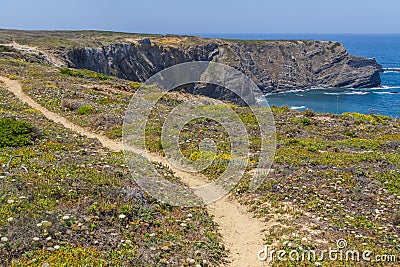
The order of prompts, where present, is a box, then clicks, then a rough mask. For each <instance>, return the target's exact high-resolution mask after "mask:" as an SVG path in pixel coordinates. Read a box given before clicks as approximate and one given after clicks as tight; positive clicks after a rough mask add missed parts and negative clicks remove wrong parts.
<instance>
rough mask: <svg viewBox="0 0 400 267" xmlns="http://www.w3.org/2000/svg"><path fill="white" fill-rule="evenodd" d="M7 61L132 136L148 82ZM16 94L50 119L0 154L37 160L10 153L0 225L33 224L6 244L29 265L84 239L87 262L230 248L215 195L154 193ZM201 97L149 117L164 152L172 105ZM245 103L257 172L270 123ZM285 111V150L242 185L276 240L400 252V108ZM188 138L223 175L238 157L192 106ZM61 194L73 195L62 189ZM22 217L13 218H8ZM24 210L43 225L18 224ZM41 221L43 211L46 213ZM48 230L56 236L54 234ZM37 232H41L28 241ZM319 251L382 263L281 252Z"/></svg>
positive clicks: (61, 100)
mask: <svg viewBox="0 0 400 267" xmlns="http://www.w3.org/2000/svg"><path fill="white" fill-rule="evenodd" d="M332 46H335V44H333V45H332ZM0 72H1V73H2V75H4V76H8V75H15V77H17V79H18V80H19V81H21V83H23V89H24V91H25V92H26V93H28V94H29V95H30V96H32V98H34V99H35V100H37V101H38V102H40V103H41V104H42V105H44V106H45V107H46V108H48V109H50V110H52V111H54V112H57V113H60V114H62V115H63V116H65V117H67V118H68V119H69V120H71V121H73V122H74V123H76V124H78V125H81V126H83V127H88V128H90V129H91V130H93V131H96V132H99V133H103V134H105V135H107V136H108V137H110V138H115V139H120V138H121V129H122V122H123V116H124V113H125V110H126V109H127V107H128V105H129V100H130V97H131V95H132V93H134V92H135V91H136V90H137V88H138V85H137V84H132V83H130V82H127V81H123V80H119V79H116V78H114V77H111V78H110V79H104V80H103V79H94V78H93V77H91V78H89V77H84V78H81V77H80V76H74V75H69V74H63V73H61V72H60V70H59V69H57V68H50V67H46V66H42V65H33V64H26V63H23V62H20V61H0ZM4 95H5V96H6V97H3V100H2V101H3V102H4V101H8V102H7V103H6V104H2V105H1V106H0V111H1V112H3V113H7V114H13V115H14V116H17V115H18V114H20V115H18V116H20V117H18V118H17V119H19V120H21V121H29V122H36V124H37V125H34V127H35V128H37V129H41V137H40V138H39V139H38V140H35V139H33V142H34V143H33V144H32V145H29V144H24V146H25V145H28V146H29V150H28V149H27V148H26V147H22V148H17V149H15V148H7V149H6V150H4V152H1V153H2V154H1V155H0V159H1V161H2V162H4V164H5V163H6V162H7V161H8V160H9V158H10V156H12V155H20V154H24V158H23V162H22V164H23V165H24V166H25V167H26V168H27V169H28V172H29V175H28V174H26V171H25V170H24V169H23V168H21V166H22V165H21V163H20V162H19V161H13V162H12V163H11V165H10V166H11V167H10V170H11V171H10V170H8V171H7V170H3V171H4V173H6V172H8V173H6V175H3V176H4V177H5V178H3V179H5V181H7V183H3V185H6V189H5V191H3V192H7V193H6V194H4V196H3V198H2V200H1V201H2V204H3V205H4V208H2V213H1V214H2V215H1V218H0V222H1V225H3V228H2V231H1V232H0V233H1V234H2V236H6V233H14V232H13V231H14V230H11V229H23V230H24V233H27V234H25V236H23V237H22V235H21V232H22V231H20V230H15V234H13V235H10V234H9V235H8V236H7V238H8V239H9V240H13V242H14V238H15V239H16V240H20V241H18V242H16V243H12V242H9V241H8V243H7V242H6V244H7V245H3V246H2V247H1V249H2V250H1V251H0V252H1V253H4V254H3V255H6V257H5V258H7V257H9V258H13V259H15V261H14V264H15V265H16V266H20V265H23V264H27V263H31V264H42V263H45V262H48V261H50V259H53V260H54V263H55V264H56V265H57V264H59V263H60V262H64V260H63V259H65V262H68V260H70V258H69V257H74V255H77V253H83V254H84V255H85V256H84V257H82V258H77V259H76V260H81V261H80V262H75V263H76V264H88V265H90V264H103V262H104V264H105V265H106V264H107V263H108V262H111V261H114V262H116V265H118V264H119V263H121V264H127V263H129V264H133V265H134V264H135V263H138V262H141V263H143V262H146V264H147V263H148V265H149V266H155V265H156V264H159V265H160V266H162V265H163V264H164V265H167V266H168V265H171V263H177V262H179V264H181V265H185V264H190V263H189V262H193V261H187V260H186V259H187V258H190V259H193V260H194V262H195V264H201V265H202V266H203V265H204V264H203V263H202V260H206V261H207V262H209V263H212V264H217V263H219V262H221V259H222V257H223V248H222V247H221V245H220V244H219V237H218V235H215V230H216V228H215V225H214V224H213V223H212V221H211V218H209V217H208V215H207V213H206V212H205V211H204V209H193V210H191V209H190V210H187V209H178V208H171V207H168V206H166V205H162V204H160V203H157V202H154V201H151V200H149V199H148V198H147V197H146V196H145V195H143V194H141V193H138V192H140V191H135V190H138V189H132V190H133V191H129V190H131V188H136V187H135V185H134V184H133V183H132V181H129V179H128V177H129V176H128V175H127V170H126V166H125V165H124V163H123V157H122V155H120V154H118V153H110V152H107V151H105V150H104V149H102V148H101V147H99V144H97V143H96V142H94V141H93V140H84V139H82V138H80V137H77V136H74V134H73V133H71V132H68V131H66V130H65V129H64V130H63V129H60V127H59V126H57V125H54V124H52V123H50V122H46V121H45V120H43V118H41V119H39V118H40V114H37V113H35V111H34V110H31V109H28V108H26V107H21V105H20V104H18V103H15V102H12V101H14V100H12V97H10V96H7V94H6V93H4ZM193 97H195V96H192V95H187V94H184V93H177V92H174V93H171V94H167V95H166V96H165V97H164V98H163V99H162V100H161V101H160V102H159V103H158V104H157V107H156V108H155V109H154V110H153V112H152V113H151V116H150V121H149V124H148V125H147V128H146V134H147V135H146V139H147V142H146V145H147V148H148V149H149V150H150V151H152V152H155V153H160V154H161V155H162V154H163V150H162V143H161V139H160V134H161V129H162V125H163V122H164V121H165V118H166V115H167V114H168V113H169V112H170V111H171V110H172V109H173V108H174V107H176V106H177V105H179V104H180V103H182V102H183V101H184V100H186V99H189V98H193ZM3 102H2V103H3ZM4 103H5V102H4ZM85 106H86V107H87V106H89V107H91V111H90V112H87V113H86V112H83V113H82V114H81V115H79V116H77V114H79V109H81V108H82V107H85ZM9 107H13V108H12V109H11V110H10V108H9ZM232 108H233V109H234V110H235V111H236V112H237V113H238V114H239V116H240V118H241V119H242V121H243V122H244V123H245V125H246V129H247V130H248V132H249V135H250V142H251V150H252V151H251V158H250V162H249V168H248V172H251V171H252V168H254V167H255V166H256V164H257V161H258V156H257V151H258V150H259V148H260V137H259V129H258V127H257V125H256V124H255V120H254V116H253V115H252V114H251V113H250V111H249V110H248V109H247V108H246V107H235V106H232ZM272 111H273V114H274V117H275V123H276V127H277V151H276V155H275V161H274V164H273V166H272V170H271V172H270V175H269V176H268V178H267V179H266V181H265V182H264V183H263V184H262V185H261V186H260V187H259V188H258V189H257V190H256V191H255V192H250V191H249V188H248V186H249V178H250V175H249V173H247V174H246V175H245V177H244V179H243V180H242V181H241V183H240V184H239V185H238V186H237V187H236V188H235V191H234V195H235V197H236V198H237V199H238V200H239V201H240V202H241V203H243V204H244V205H247V207H248V209H249V210H250V211H252V212H253V213H254V215H255V216H257V217H260V218H262V219H263V220H265V221H266V222H267V223H268V225H269V228H268V229H267V231H266V232H265V244H269V245H272V246H273V247H274V248H281V249H285V250H289V249H296V250H298V251H301V250H304V249H306V248H315V249H317V250H322V249H327V248H329V247H335V246H336V245H335V244H336V240H338V239H345V240H346V241H347V243H348V247H350V248H357V249H358V250H360V251H363V250H366V249H369V250H372V251H373V253H374V255H377V254H394V255H399V251H400V244H399V234H400V219H399V218H400V214H399V212H398V211H399V210H400V209H399V206H400V185H399V182H400V155H399V153H398V151H399V150H400V123H399V121H398V120H397V119H394V118H390V117H386V116H380V115H363V114H359V113H344V114H341V115H334V114H317V113H315V112H313V111H311V110H307V111H305V112H303V113H302V112H299V111H292V110H290V109H289V108H288V107H272ZM21 114H22V115H21ZM205 138H210V139H213V140H214V141H215V144H216V154H213V156H210V157H208V156H209V155H208V154H204V155H202V153H201V152H200V150H199V144H200V142H201V141H202V140H204V139H205ZM180 141H181V143H180V149H181V151H182V153H183V154H184V155H185V156H186V157H187V158H188V159H189V160H192V161H196V160H198V159H199V158H202V159H205V160H207V161H209V163H210V166H209V168H207V169H205V170H203V173H204V174H205V175H206V176H208V177H209V179H210V180H213V179H215V178H216V177H218V176H219V175H220V174H221V173H222V172H223V171H224V170H225V168H226V166H227V163H228V162H229V159H230V146H229V137H228V136H227V134H226V132H225V131H224V130H223V129H222V126H221V125H220V124H219V123H217V122H215V121H213V120H207V119H199V120H193V121H191V122H189V123H188V124H187V125H186V126H185V127H184V129H183V130H182V131H181V133H180ZM32 150H33V152H30V151H32ZM2 151H3V150H2ZM54 166H56V168H55V167H54ZM105 166H108V167H105ZM88 167H89V168H88ZM159 171H160V172H161V173H164V174H165V175H166V176H169V175H172V174H171V173H170V172H169V171H168V170H167V169H166V168H161V167H159ZM39 174H40V175H39ZM68 174H69V175H68ZM127 185H129V186H127ZM19 188H21V189H19ZM121 188H122V189H121ZM30 190H31V191H30ZM123 190H128V192H131V193H130V196H132V197H133V199H132V200H131V201H132V202H129V203H131V204H130V205H126V203H125V202H124V201H122V199H124V197H126V191H124V192H123V193H122V191H123ZM28 193H29V194H28ZM21 196H23V197H24V196H25V197H27V199H29V201H26V200H25V198H22V199H21V198H20V197H21ZM58 199H62V200H63V201H62V202H57V200H58ZM9 200H10V201H9ZM9 202H10V203H9ZM78 203H79V206H78ZM71 210H72V211H73V212H71ZM22 211H23V212H22ZM22 214H29V216H28V215H24V216H22ZM189 214H190V216H189ZM120 215H123V216H121V217H120ZM65 216H66V217H65ZM67 217H68V218H67ZM9 218H14V219H13V220H11V221H9V220H8V219H9ZM17 218H18V219H17ZM21 218H23V219H21ZM63 218H64V219H63ZM189 218H190V220H187V219H189ZM43 221H50V222H52V225H51V226H46V225H48V223H44V224H43ZM128 221H129V223H128ZM20 222H24V225H30V226H29V227H28V228H27V227H25V226H24V227H22V226H19V223H20ZM187 222H189V223H187ZM37 223H42V224H41V226H40V227H38V226H37ZM43 225H45V226H43ZM182 225H184V226H182ZM82 227H83V229H82ZM86 228H87V229H86ZM68 230H69V231H68ZM18 231H19V232H18ZM59 233H61V235H59ZM92 233H93V234H92ZM111 234H117V235H111ZM18 235H19V237H18ZM39 235H40V236H39ZM49 236H50V237H51V239H50V240H46V239H47V237H49ZM111 236H112V237H111ZM34 237H40V242H39V241H34V240H33V238H34ZM82 239H85V241H82ZM26 240H30V242H23V241H26ZM31 240H32V241H34V242H31ZM122 240H125V241H124V242H122ZM126 240H130V241H131V242H126ZM96 241H97V243H96ZM50 243H51V245H50ZM22 244H25V245H22ZM55 246H59V248H57V249H55ZM192 246H194V247H193V248H192ZM39 248H45V249H46V248H52V249H49V250H41V249H39ZM260 249H261V248H260ZM198 251H200V252H199V253H197V252H198ZM7 253H8V254H7ZM141 254H143V255H144V256H140V255H141ZM11 255H13V256H11ZM196 255H200V256H196ZM33 259H35V261H34V262H31V261H32V260H33ZM127 259H129V261H127ZM18 264H19V265H18ZM301 264H303V265H301ZM310 264H312V265H316V266H318V265H320V264H322V265H323V266H356V265H357V266H370V265H372V263H369V262H360V263H355V262H343V261H342V262H331V261H317V260H315V261H310V262H303V263H299V262H278V261H277V262H275V265H276V266H309V265H310ZM373 264H376V265H377V266H379V264H381V265H382V266H390V265H391V264H392V263H373ZM392 265H393V266H396V265H395V264H392ZM171 266H173V265H171Z"/></svg>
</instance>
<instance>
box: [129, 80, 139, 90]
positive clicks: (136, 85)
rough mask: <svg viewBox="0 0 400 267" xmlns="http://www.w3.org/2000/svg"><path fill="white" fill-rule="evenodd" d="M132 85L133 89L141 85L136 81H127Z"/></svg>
mask: <svg viewBox="0 0 400 267" xmlns="http://www.w3.org/2000/svg"><path fill="white" fill-rule="evenodd" d="M129 84H130V85H131V86H132V87H133V89H135V90H137V89H138V88H139V87H140V86H142V84H141V83H138V82H130V83H129Z"/></svg>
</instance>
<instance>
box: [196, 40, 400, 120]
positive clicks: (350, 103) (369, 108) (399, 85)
mask: <svg viewBox="0 0 400 267" xmlns="http://www.w3.org/2000/svg"><path fill="white" fill-rule="evenodd" d="M199 36H202V37H209V38H227V39H243V40H284V39H291V40H293V39H295V40H296V39H297V40H329V41H339V42H341V43H343V44H344V46H345V47H346V49H347V51H348V52H349V53H350V54H352V55H356V56H363V57H368V58H375V59H376V60H377V61H378V63H379V64H382V66H383V67H384V68H400V34H199ZM381 79H382V86H383V88H371V89H318V90H310V91H301V92H299V91H297V92H287V93H279V94H270V95H267V96H266V98H267V100H268V103H269V104H270V105H275V106H283V105H288V106H290V107H291V108H292V109H299V110H305V109H312V110H314V111H316V112H330V113H343V112H359V113H364V114H371V113H374V114H383V115H388V116H392V117H400V72H385V73H382V74H381Z"/></svg>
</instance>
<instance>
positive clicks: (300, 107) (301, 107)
mask: <svg viewBox="0 0 400 267" xmlns="http://www.w3.org/2000/svg"><path fill="white" fill-rule="evenodd" d="M303 108H306V106H299V107H296V106H293V107H290V109H303Z"/></svg>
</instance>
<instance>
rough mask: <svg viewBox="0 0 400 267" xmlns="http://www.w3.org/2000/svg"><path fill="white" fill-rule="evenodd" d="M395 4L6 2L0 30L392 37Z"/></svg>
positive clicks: (397, 20) (343, 0)
mask: <svg viewBox="0 0 400 267" xmlns="http://www.w3.org/2000/svg"><path fill="white" fill-rule="evenodd" d="M399 8H400V3H399V2H398V1H396V0H384V1H381V2H380V3H378V2H376V1H374V0H363V1H352V2H349V1H347V0H337V1H336V2H334V3H326V2H322V1H318V0H304V1H290V0H286V1H280V2H267V1H264V0H251V1H246V2H243V1H240V0H232V1H229V2H228V3H227V2H225V1H212V0H204V1H202V2H193V3H190V2H187V1H183V0H170V1H162V0H148V1H147V2H144V1H130V2H126V1H122V0H115V1H113V2H109V1H106V0H98V1H94V0H88V1H78V0H70V1H68V2H54V1H50V0H42V1H29V0H5V1H4V3H2V10H3V11H4V10H6V11H7V12H3V14H2V16H1V17H0V28H4V29H17V30H105V31H118V32H131V33H154V34H188V35H189V34H190V35H196V34H210V33H218V34H322V33H324V34H346V33H349V34H379V33H383V34H396V33H400V29H399V28H398V25H400V16H398V14H397V12H398V10H399Z"/></svg>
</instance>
